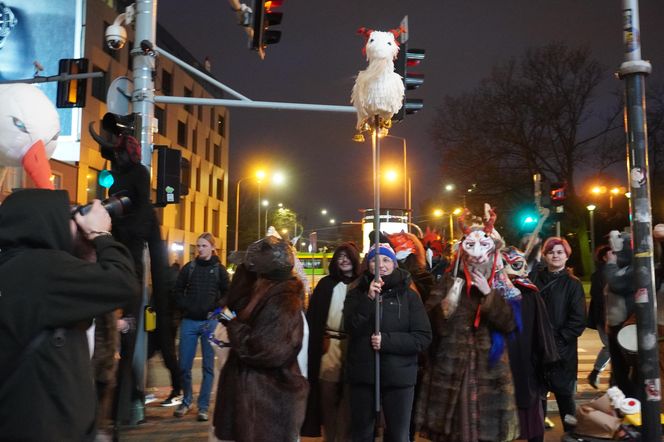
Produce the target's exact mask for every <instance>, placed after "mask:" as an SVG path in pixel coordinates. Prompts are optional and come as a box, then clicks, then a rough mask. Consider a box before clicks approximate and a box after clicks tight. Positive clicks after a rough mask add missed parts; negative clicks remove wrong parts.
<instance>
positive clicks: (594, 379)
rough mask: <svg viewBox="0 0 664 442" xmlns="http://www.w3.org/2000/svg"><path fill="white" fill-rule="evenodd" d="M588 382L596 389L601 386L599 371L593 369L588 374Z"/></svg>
mask: <svg viewBox="0 0 664 442" xmlns="http://www.w3.org/2000/svg"><path fill="white" fill-rule="evenodd" d="M588 383H589V384H590V386H591V387H593V388H594V389H595V390H597V389H598V388H599V371H597V370H595V369H593V371H591V372H590V374H589V375H588Z"/></svg>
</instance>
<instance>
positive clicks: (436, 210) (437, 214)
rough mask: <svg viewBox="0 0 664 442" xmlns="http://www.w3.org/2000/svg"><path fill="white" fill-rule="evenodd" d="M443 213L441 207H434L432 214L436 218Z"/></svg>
mask: <svg viewBox="0 0 664 442" xmlns="http://www.w3.org/2000/svg"><path fill="white" fill-rule="evenodd" d="M444 213H445V212H443V210H442V209H435V210H434V211H433V216H435V217H436V218H440V217H441V216H443V214H444Z"/></svg>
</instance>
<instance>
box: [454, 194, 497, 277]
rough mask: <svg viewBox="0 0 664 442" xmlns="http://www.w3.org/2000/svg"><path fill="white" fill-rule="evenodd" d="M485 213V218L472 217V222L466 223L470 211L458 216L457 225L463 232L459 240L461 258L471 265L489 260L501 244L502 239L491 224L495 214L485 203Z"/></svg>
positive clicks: (494, 219) (493, 221)
mask: <svg viewBox="0 0 664 442" xmlns="http://www.w3.org/2000/svg"><path fill="white" fill-rule="evenodd" d="M486 207H488V209H487V210H485V213H487V214H488V217H487V219H486V220H484V221H483V220H481V219H479V218H474V219H472V221H471V222H472V224H471V225H470V226H468V225H467V224H466V222H467V218H469V217H470V211H468V210H466V212H465V213H464V214H463V215H461V216H460V217H459V226H460V227H461V231H462V232H463V233H464V237H463V239H462V240H461V249H462V250H463V255H462V259H463V260H464V262H465V263H467V264H470V265H471V266H477V265H483V264H486V263H487V262H489V260H490V258H491V257H492V256H493V255H494V253H495V252H496V250H497V249H498V248H499V247H500V246H501V245H502V240H501V238H500V235H499V234H498V232H496V231H495V229H494V227H493V225H494V223H495V221H496V214H495V212H494V211H493V210H491V207H490V206H489V205H488V204H487V205H485V208H486Z"/></svg>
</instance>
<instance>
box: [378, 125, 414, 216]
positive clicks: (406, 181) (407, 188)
mask: <svg viewBox="0 0 664 442" xmlns="http://www.w3.org/2000/svg"><path fill="white" fill-rule="evenodd" d="M384 137H385V138H394V139H396V140H401V142H402V143H403V205H404V207H405V208H406V209H407V210H408V221H409V223H410V221H411V219H410V218H411V217H412V215H411V214H410V210H411V209H412V207H411V205H410V192H411V183H410V177H409V176H408V143H407V142H406V139H405V138H403V137H397V136H394V135H385V136H384Z"/></svg>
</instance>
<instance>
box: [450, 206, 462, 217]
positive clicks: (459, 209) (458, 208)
mask: <svg viewBox="0 0 664 442" xmlns="http://www.w3.org/2000/svg"><path fill="white" fill-rule="evenodd" d="M461 212H462V209H461V207H457V208H456V209H454V211H453V212H452V213H453V214H454V215H457V216H458V215H461Z"/></svg>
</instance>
